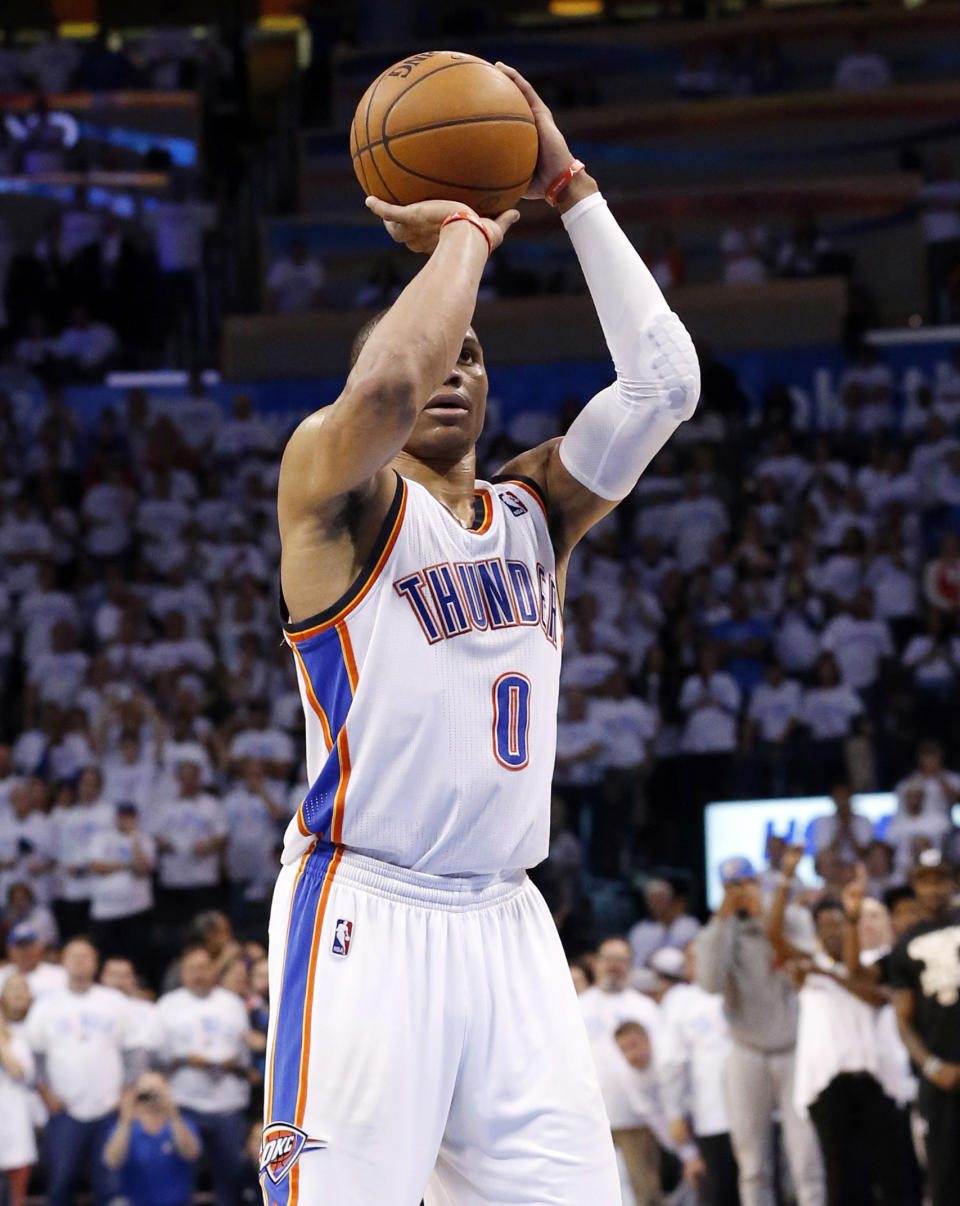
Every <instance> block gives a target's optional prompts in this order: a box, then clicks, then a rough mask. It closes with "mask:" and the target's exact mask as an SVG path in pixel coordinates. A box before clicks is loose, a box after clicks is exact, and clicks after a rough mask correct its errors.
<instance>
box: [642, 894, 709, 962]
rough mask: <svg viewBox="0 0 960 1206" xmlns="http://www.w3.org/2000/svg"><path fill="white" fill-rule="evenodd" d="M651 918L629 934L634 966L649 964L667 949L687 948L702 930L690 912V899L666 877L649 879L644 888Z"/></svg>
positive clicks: (648, 917) (648, 914) (648, 915)
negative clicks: (660, 952) (687, 900)
mask: <svg viewBox="0 0 960 1206" xmlns="http://www.w3.org/2000/svg"><path fill="white" fill-rule="evenodd" d="M643 899H644V903H645V904H646V907H647V917H646V918H645V919H644V920H643V921H638V922H637V923H636V924H635V925H634V926H633V927H632V928H631V930H630V932H629V933H628V934H627V941H628V942H629V944H630V953H631V957H632V959H633V966H634V967H635V968H636V967H646V966H647V964H648V962H649V960H650V956H651V955H653V954H654V953H655V952H656V951H659V950H662V949H664V948H669V949H671V950H683V949H684V947H686V945H687V943H688V942H690V941H691V940H692V939H693V938H696V936H697V934H699V933H700V922H699V921H697V919H696V918H695V917H691V916H689V914H688V913H687V902H686V898H685V897H684V896H683V895H682V894H680V893H678V892H677V891H676V889H675V888H674V886H673V884H671V883H670V882H669V880H666V879H651V880H648V881H647V883H646V884H645V885H644V888H643Z"/></svg>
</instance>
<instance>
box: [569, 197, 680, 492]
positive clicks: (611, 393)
mask: <svg viewBox="0 0 960 1206" xmlns="http://www.w3.org/2000/svg"><path fill="white" fill-rule="evenodd" d="M563 224H564V226H565V227H566V228H567V233H568V234H569V235H570V241H571V242H572V243H573V248H574V250H575V251H576V253H577V258H578V260H579V261H580V267H581V269H582V270H583V275H584V278H585V279H586V282H587V288H588V289H589V290H590V296H591V297H592V298H593V304H594V306H595V307H596V311H597V317H598V318H599V320H600V326H601V327H602V329H603V335H604V338H605V339H606V341H607V347H608V348H609V349H610V355H611V357H612V358H613V364H614V367H615V369H616V371H617V380H616V382H615V383H614V384H613V385H610V386H608V387H607V388H606V389H604V390H601V392H600V393H599V394H597V395H596V397H594V398H592V399H591V400H590V401H589V402H588V403H587V405H586V406H585V407H584V408H583V410H582V411H581V412H580V414H579V415H578V416H577V418H576V419H575V420H574V422H573V423H572V424H571V426H570V430H569V431H568V432H567V434H566V435H565V436H564V437H563V440H562V441H561V442H560V459H561V461H562V462H563V464H564V467H565V468H566V470H567V472H568V473H570V474H571V476H573V477H575V478H576V479H577V481H578V482H580V483H581V484H582V485H584V486H586V488H587V489H588V490H590V491H591V492H592V493H594V494H597V495H599V497H600V498H606V499H609V500H610V501H614V500H618V499H621V498H625V497H626V496H627V495H628V494H629V493H630V491H631V490H632V489H633V487H634V486H635V485H636V483H637V479H638V478H639V477H640V474H641V473H643V471H644V469H646V467H647V465H649V464H650V462H651V461H652V460H653V458H654V457H655V456H656V454H657V453H658V452H659V451H660V449H661V448H662V447H663V445H664V444H665V443H666V442H667V440H668V439H669V438H670V436H671V435H672V434H673V432H674V431H676V429H677V427H678V426H679V425H680V424H681V423H682V422H683V421H684V420H685V419H689V418H690V416H691V415H692V414H693V412H694V410H695V409H696V405H697V400H698V398H699V397H700V366H699V364H698V362H697V354H696V351H695V350H694V346H693V341H692V340H691V338H690V336H689V335H688V334H687V331H686V328H685V327H684V325H683V323H682V322H681V321H680V319H679V318H678V317H677V316H676V314H674V313H673V311H672V310H671V309H670V308H669V306H668V305H667V303H666V300H665V299H664V296H663V294H662V293H661V292H660V287H659V285H658V284H657V282H656V281H655V280H654V278H653V276H652V275H651V273H650V271H649V269H648V268H647V266H646V265H645V264H644V262H643V260H642V259H641V258H640V256H639V254H638V252H637V251H636V249H635V248H634V246H633V244H632V243H631V242H630V240H629V239H628V238H627V236H626V235H625V234H624V233H623V231H622V230H621V229H620V226H619V225H618V223H617V220H616V218H614V216H613V214H611V213H610V211H609V209H608V208H607V203H606V201H605V200H604V199H603V197H602V196H601V195H600V194H599V193H593V194H592V195H591V196H589V197H585V198H584V199H583V200H582V201H579V202H578V203H577V204H576V205H574V206H573V207H572V208H571V209H569V210H567V212H566V213H565V214H563Z"/></svg>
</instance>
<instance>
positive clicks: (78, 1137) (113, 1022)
mask: <svg viewBox="0 0 960 1206" xmlns="http://www.w3.org/2000/svg"><path fill="white" fill-rule="evenodd" d="M63 966H64V970H65V971H66V973H67V987H66V988H65V989H62V990H61V991H59V992H52V993H50V994H49V995H47V996H45V997H44V998H43V999H42V1000H41V1001H38V1002H37V1004H36V1005H35V1006H34V1007H33V1008H32V1009H31V1010H30V1014H29V1018H28V1021H27V1036H28V1038H29V1040H30V1045H31V1047H32V1049H33V1052H34V1056H35V1058H36V1063H37V1083H38V1087H39V1090H40V1096H41V1097H42V1099H43V1103H44V1105H45V1106H46V1107H47V1110H48V1111H49V1113H50V1120H49V1122H48V1123H47V1127H46V1133H45V1136H44V1140H45V1142H44V1164H45V1167H46V1176H47V1201H48V1202H49V1203H50V1204H51V1206H70V1204H71V1203H72V1202H73V1189H74V1182H75V1180H76V1177H77V1173H78V1172H79V1170H80V1168H81V1166H82V1165H86V1167H87V1170H88V1174H89V1177H90V1181H91V1184H92V1186H93V1194H94V1202H95V1203H96V1206H106V1203H107V1202H108V1201H109V1199H110V1198H111V1196H112V1179H111V1177H110V1176H109V1175H108V1174H107V1170H106V1169H105V1167H104V1165H103V1162H102V1159H101V1154H102V1152H103V1146H104V1144H105V1142H106V1140H107V1136H108V1135H109V1133H110V1131H111V1130H112V1129H113V1124H114V1122H115V1120H116V1116H117V1106H118V1105H119V1102H120V1095H121V1092H122V1090H123V1087H124V1084H132V1083H133V1081H134V1080H135V1079H136V1076H137V1075H138V1074H139V1072H140V1070H141V1068H142V1053H141V1052H140V1051H138V1050H136V1048H135V1042H136V1039H137V1034H136V1030H135V1027H134V1019H133V1015H132V1014H131V1011H130V1010H129V1008H128V1005H127V1002H126V1000H125V999H124V997H123V996H121V994H120V993H118V992H115V991H114V990H113V989H110V988H104V987H103V986H102V985H100V984H96V983H95V982H94V981H95V977H96V973H97V952H96V950H95V948H94V947H93V946H92V945H91V944H90V943H89V942H87V941H86V940H85V939H82V938H78V939H74V941H73V942H70V943H68V944H67V945H66V947H64V950H63Z"/></svg>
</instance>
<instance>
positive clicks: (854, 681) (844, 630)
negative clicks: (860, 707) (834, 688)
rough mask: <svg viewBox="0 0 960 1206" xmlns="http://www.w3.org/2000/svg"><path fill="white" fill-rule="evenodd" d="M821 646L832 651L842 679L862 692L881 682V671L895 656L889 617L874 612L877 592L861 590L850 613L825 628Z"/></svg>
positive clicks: (836, 618) (833, 620) (838, 617)
mask: <svg viewBox="0 0 960 1206" xmlns="http://www.w3.org/2000/svg"><path fill="white" fill-rule="evenodd" d="M820 646H821V648H822V649H823V650H825V651H826V652H827V653H832V654H833V656H834V658H835V659H836V661H837V665H838V666H839V669H840V676H841V680H842V681H843V682H844V683H846V684H847V685H848V686H851V687H853V688H854V690H855V691H858V692H860V694H861V696H863V694H864V692H868V691H869V690H870V688H872V687H874V686H876V685H877V682H878V680H879V677H880V674H881V671H882V669H883V667H884V664H885V663H886V662H887V661H888V659H890V658H892V657H893V654H894V648H893V640H892V639H891V636H890V629H889V628H888V626H887V623H886V621H885V620H877V619H875V618H874V615H873V594H872V593H871V592H870V591H868V590H862V591H860V592H859V593H858V594H857V596H856V598H855V599H854V600H853V604H852V606H851V609H850V612H849V613H843V614H841V615H838V616H836V617H835V618H834V619H832V620H831V621H830V623H829V624H828V625H827V626H826V628H825V629H824V630H823V636H822V637H821V640H820Z"/></svg>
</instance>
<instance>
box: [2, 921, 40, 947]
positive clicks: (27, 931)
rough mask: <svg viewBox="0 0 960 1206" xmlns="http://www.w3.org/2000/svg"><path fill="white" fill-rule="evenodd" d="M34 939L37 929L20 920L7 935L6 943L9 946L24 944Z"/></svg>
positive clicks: (35, 939) (34, 940) (35, 938)
mask: <svg viewBox="0 0 960 1206" xmlns="http://www.w3.org/2000/svg"><path fill="white" fill-rule="evenodd" d="M36 941H37V931H36V930H35V929H34V928H33V926H32V925H29V924H28V923H27V922H25V921H21V922H20V924H19V925H15V926H14V927H13V929H12V930H11V931H10V933H9V934H8V935H7V944H8V945H9V946H26V945H27V944H28V943H30V942H36Z"/></svg>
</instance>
